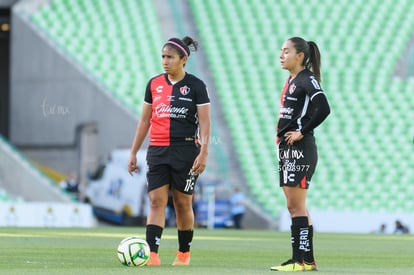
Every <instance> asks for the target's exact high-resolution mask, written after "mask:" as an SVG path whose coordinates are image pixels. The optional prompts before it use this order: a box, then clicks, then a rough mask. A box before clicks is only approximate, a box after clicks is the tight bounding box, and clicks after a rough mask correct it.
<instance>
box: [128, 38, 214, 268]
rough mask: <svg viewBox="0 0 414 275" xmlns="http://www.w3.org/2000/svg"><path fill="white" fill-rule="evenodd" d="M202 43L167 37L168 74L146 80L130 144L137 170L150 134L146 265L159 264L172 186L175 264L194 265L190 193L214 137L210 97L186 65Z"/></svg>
mask: <svg viewBox="0 0 414 275" xmlns="http://www.w3.org/2000/svg"><path fill="white" fill-rule="evenodd" d="M197 46H198V43H197V41H195V40H193V39H192V38H191V37H188V36H186V37H184V38H183V39H182V40H181V39H178V38H171V39H169V40H168V41H167V42H166V43H165V45H164V46H163V48H162V66H163V68H164V71H165V73H163V74H160V75H157V76H155V77H153V78H151V79H150V80H149V82H148V85H147V88H146V93H145V99H144V104H143V108H142V113H141V117H140V119H139V121H138V125H137V128H136V133H135V138H134V141H133V144H132V148H131V156H130V159H129V163H128V171H129V173H130V174H131V175H132V174H133V172H134V171H137V170H138V169H139V167H137V160H136V154H137V152H138V150H139V148H140V147H141V145H142V143H143V141H144V139H145V137H146V136H147V133H148V131H149V132H150V134H149V138H150V140H149V148H148V151H147V164H148V173H147V180H148V196H149V200H150V209H149V213H148V217H147V225H146V240H147V242H148V244H149V246H150V250H151V255H150V260H149V261H148V263H147V265H152V266H159V265H161V261H160V258H159V256H158V247H159V245H160V240H161V236H162V231H163V228H164V226H165V209H166V206H167V202H168V194H169V191H170V189H171V191H172V196H173V203H174V209H175V212H176V223H177V229H178V243H179V249H178V252H177V257H176V259H175V260H174V262H173V265H189V264H190V245H191V242H192V239H193V226H194V213H193V208H192V195H193V191H194V185H195V183H196V180H197V177H198V175H200V174H201V173H202V172H203V171H204V169H205V167H206V162H207V155H208V144H209V140H210V99H209V97H208V93H207V89H206V86H205V84H204V83H203V82H202V81H201V80H200V79H198V78H197V77H195V76H194V75H191V74H188V73H187V72H186V71H185V69H184V66H185V64H186V62H187V60H188V57H189V56H190V49H191V50H192V51H196V50H197Z"/></svg>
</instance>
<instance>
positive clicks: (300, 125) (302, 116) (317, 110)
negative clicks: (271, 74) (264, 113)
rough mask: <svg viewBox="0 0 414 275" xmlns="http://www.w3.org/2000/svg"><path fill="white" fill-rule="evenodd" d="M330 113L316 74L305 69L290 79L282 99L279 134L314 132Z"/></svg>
mask: <svg viewBox="0 0 414 275" xmlns="http://www.w3.org/2000/svg"><path fill="white" fill-rule="evenodd" d="M329 113H330V107H329V104H328V101H327V99H326V97H325V94H324V92H323V90H322V88H321V86H320V84H319V82H318V81H317V80H316V78H315V76H314V74H313V73H312V72H311V71H310V70H308V69H304V70H302V71H301V72H299V73H298V74H297V76H296V77H295V78H294V79H290V78H289V79H288V80H287V81H286V83H285V86H284V87H283V91H282V96H281V99H280V113H279V122H278V125H277V136H278V137H282V136H283V135H284V134H285V133H286V132H288V131H301V132H302V133H303V134H313V129H314V128H316V127H317V126H318V125H319V124H320V123H321V122H322V121H323V120H324V119H325V118H326V117H327V116H328V115H329Z"/></svg>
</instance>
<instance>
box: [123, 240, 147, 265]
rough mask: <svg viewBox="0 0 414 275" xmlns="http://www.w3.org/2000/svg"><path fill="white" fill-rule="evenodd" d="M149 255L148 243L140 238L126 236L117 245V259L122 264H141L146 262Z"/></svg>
mask: <svg viewBox="0 0 414 275" xmlns="http://www.w3.org/2000/svg"><path fill="white" fill-rule="evenodd" d="M149 257H150V248H149V245H148V243H147V242H146V241H145V240H143V239H141V238H138V237H135V236H132V237H127V238H125V239H123V240H122V241H121V242H120V243H119V245H118V259H119V261H120V262H121V264H123V265H127V266H143V265H145V264H146V263H147V262H148V260H149Z"/></svg>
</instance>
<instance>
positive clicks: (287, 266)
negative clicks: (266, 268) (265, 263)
mask: <svg viewBox="0 0 414 275" xmlns="http://www.w3.org/2000/svg"><path fill="white" fill-rule="evenodd" d="M270 270H272V271H285V272H299V271H305V266H304V265H303V264H302V263H299V262H295V261H293V260H288V261H286V262H284V263H283V264H281V265H278V266H272V267H271V268H270Z"/></svg>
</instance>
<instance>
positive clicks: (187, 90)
mask: <svg viewBox="0 0 414 275" xmlns="http://www.w3.org/2000/svg"><path fill="white" fill-rule="evenodd" d="M189 92H190V88H189V87H187V85H185V86H182V87H181V88H180V93H181V94H182V95H188V93H189Z"/></svg>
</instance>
